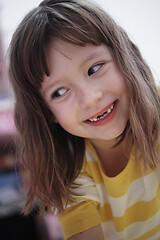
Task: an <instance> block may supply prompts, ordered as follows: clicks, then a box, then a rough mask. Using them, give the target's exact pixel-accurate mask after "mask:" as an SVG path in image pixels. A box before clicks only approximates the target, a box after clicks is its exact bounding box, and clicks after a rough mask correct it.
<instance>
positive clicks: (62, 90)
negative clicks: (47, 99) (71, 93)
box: [52, 88, 68, 99]
mask: <svg viewBox="0 0 160 240" xmlns="http://www.w3.org/2000/svg"><path fill="white" fill-rule="evenodd" d="M67 91H68V89H66V88H59V89H58V90H56V91H55V92H54V93H53V94H52V98H53V99H55V98H59V97H61V96H63V95H64V94H65V93H66V92H67Z"/></svg>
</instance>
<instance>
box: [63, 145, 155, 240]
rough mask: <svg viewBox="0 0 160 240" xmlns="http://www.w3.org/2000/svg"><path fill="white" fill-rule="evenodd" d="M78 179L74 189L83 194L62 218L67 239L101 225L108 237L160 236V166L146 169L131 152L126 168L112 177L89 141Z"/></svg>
mask: <svg viewBox="0 0 160 240" xmlns="http://www.w3.org/2000/svg"><path fill="white" fill-rule="evenodd" d="M159 155H160V152H159ZM75 182H76V183H78V184H80V186H78V187H77V188H75V187H72V190H73V191H74V192H76V193H78V194H79V195H81V196H80V197H76V200H77V203H76V204H73V205H72V206H69V207H68V208H67V210H66V213H65V215H64V216H61V217H59V222H60V224H61V226H62V230H63V233H64V237H65V239H68V238H69V237H70V236H72V235H75V234H76V233H79V232H82V231H85V230H87V229H89V228H91V227H93V226H95V225H97V224H101V226H102V230H103V233H104V238H105V239H107V240H110V239H112V240H121V239H126V240H133V239H134V240H156V239H160V167H157V168H156V169H154V170H151V169H148V170H147V171H144V170H143V166H142V165H138V167H136V164H135V158H134V155H133V154H131V156H130V159H129V161H128V164H127V166H126V167H125V169H124V170H123V171H122V172H121V173H120V174H118V175H117V176H115V177H108V176H106V174H105V173H104V172H103V169H102V167H101V164H100V161H99V159H98V156H97V154H96V152H95V150H94V148H93V146H92V145H91V144H90V142H89V141H86V152H85V159H84V164H83V169H82V171H81V174H80V176H79V177H78V178H77V179H76V181H75Z"/></svg>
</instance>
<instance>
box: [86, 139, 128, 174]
mask: <svg viewBox="0 0 160 240" xmlns="http://www.w3.org/2000/svg"><path fill="white" fill-rule="evenodd" d="M117 142H118V140H110V141H103V140H100V141H96V140H93V141H91V143H92V144H93V146H94V148H95V150H96V152H97V154H98V157H99V159H100V162H101V164H102V167H103V169H104V172H105V173H106V175H107V176H109V177H114V176H116V175H118V174H119V173H120V172H121V171H123V169H124V168H125V167H126V165H127V163H128V160H129V152H128V149H127V146H126V144H125V142H124V141H122V142H120V143H119V144H117ZM116 144H117V145H116Z"/></svg>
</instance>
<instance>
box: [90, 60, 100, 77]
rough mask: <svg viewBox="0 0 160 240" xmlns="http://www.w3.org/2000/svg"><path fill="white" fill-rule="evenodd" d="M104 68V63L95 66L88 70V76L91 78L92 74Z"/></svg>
mask: <svg viewBox="0 0 160 240" xmlns="http://www.w3.org/2000/svg"><path fill="white" fill-rule="evenodd" d="M102 66H103V63H99V64H96V65H94V66H93V67H91V68H90V69H89V70H88V75H89V76H91V75H92V74H94V73H96V72H97V71H98V70H99V69H100V68H101V67H102Z"/></svg>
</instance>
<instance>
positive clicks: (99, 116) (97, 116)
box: [86, 101, 116, 122]
mask: <svg viewBox="0 0 160 240" xmlns="http://www.w3.org/2000/svg"><path fill="white" fill-rule="evenodd" d="M115 103H116V101H114V102H113V103H112V104H110V105H109V106H107V107H105V108H104V109H102V110H101V111H100V112H98V113H96V114H95V115H93V116H92V117H90V118H89V119H87V120H86V121H88V122H97V121H99V120H103V119H104V118H106V117H107V116H108V115H109V114H110V113H111V112H112V110H113V109H114V106H115Z"/></svg>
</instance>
